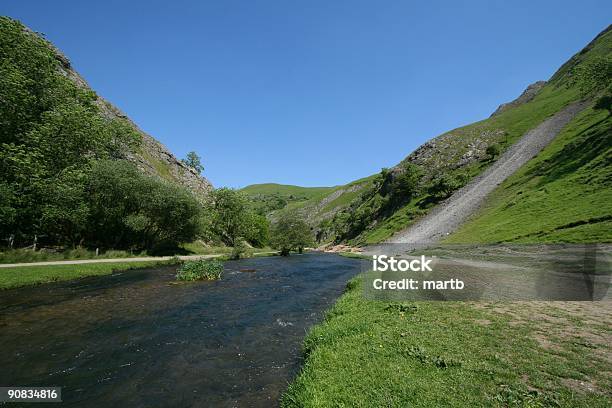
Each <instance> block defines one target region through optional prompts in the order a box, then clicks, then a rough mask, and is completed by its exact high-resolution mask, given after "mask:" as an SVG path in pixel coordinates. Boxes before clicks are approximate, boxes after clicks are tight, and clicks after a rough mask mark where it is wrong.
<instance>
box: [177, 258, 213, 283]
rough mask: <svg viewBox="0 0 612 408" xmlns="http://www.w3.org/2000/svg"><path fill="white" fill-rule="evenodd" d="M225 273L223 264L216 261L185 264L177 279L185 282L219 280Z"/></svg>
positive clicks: (204, 260) (200, 260) (180, 269)
mask: <svg viewBox="0 0 612 408" xmlns="http://www.w3.org/2000/svg"><path fill="white" fill-rule="evenodd" d="M222 273H223V263H222V262H221V261H218V260H216V259H212V260H206V259H199V260H197V261H189V262H185V263H184V264H183V266H181V267H180V268H179V270H178V273H177V274H176V279H178V280H183V281H195V280H218V279H221V274H222Z"/></svg>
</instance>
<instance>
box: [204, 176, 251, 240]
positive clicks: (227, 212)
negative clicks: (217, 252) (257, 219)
mask: <svg viewBox="0 0 612 408" xmlns="http://www.w3.org/2000/svg"><path fill="white" fill-rule="evenodd" d="M211 195H212V197H211V198H212V200H211V205H210V208H209V210H210V215H211V217H212V220H211V223H212V225H211V227H212V230H213V233H214V234H215V235H216V236H218V237H219V239H221V241H222V242H223V243H224V244H226V245H230V246H234V244H235V243H236V239H237V238H238V237H244V236H247V235H248V230H249V226H250V224H249V222H250V218H251V217H250V211H249V209H248V206H247V200H246V198H245V196H244V195H243V194H242V193H241V192H239V191H236V190H233V189H231V188H226V187H223V188H218V189H216V190H214V191H213V192H212V194H211Z"/></svg>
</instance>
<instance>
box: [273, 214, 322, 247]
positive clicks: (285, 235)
mask: <svg viewBox="0 0 612 408" xmlns="http://www.w3.org/2000/svg"><path fill="white" fill-rule="evenodd" d="M271 235H272V239H271V244H272V247H273V248H276V249H278V250H279V251H280V254H281V255H282V256H288V255H289V253H290V252H291V251H292V250H297V251H298V252H299V253H302V252H303V251H304V248H306V247H307V246H309V245H313V244H314V240H313V238H312V231H311V230H310V227H309V226H308V224H306V222H305V221H304V220H303V219H302V218H300V217H299V215H298V214H297V212H295V211H289V212H285V213H283V214H282V215H281V216H280V218H279V219H278V221H277V222H276V223H274V224H273V226H272V231H271Z"/></svg>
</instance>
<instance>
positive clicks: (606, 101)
mask: <svg viewBox="0 0 612 408" xmlns="http://www.w3.org/2000/svg"><path fill="white" fill-rule="evenodd" d="M593 108H594V109H606V110H607V111H608V115H612V95H605V96H602V97H601V98H599V99H598V100H597V102H595V106H593Z"/></svg>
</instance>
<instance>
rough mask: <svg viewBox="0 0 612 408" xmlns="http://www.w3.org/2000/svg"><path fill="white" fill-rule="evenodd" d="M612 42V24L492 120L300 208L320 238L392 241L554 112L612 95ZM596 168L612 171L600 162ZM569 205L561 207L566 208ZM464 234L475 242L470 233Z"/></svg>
mask: <svg viewBox="0 0 612 408" xmlns="http://www.w3.org/2000/svg"><path fill="white" fill-rule="evenodd" d="M611 44H612V34H611V31H610V28H607V29H606V30H604V31H603V32H602V33H601V34H599V35H598V36H597V37H596V38H595V39H594V40H593V41H592V42H591V43H589V44H588V45H587V46H586V47H585V48H584V49H583V50H581V51H580V52H579V53H577V54H576V55H575V56H573V57H572V58H571V59H570V60H569V61H568V62H567V63H565V64H564V65H563V66H562V67H561V68H560V69H559V70H558V71H557V72H556V73H555V74H554V75H553V76H552V77H551V78H550V80H548V81H538V82H536V83H534V84H532V85H529V86H528V87H527V89H526V90H525V91H524V92H523V93H522V94H521V95H520V96H519V97H518V98H517V99H515V100H514V101H512V102H509V103H505V104H502V105H500V107H499V108H498V109H497V110H495V112H493V114H492V115H491V117H490V118H488V119H485V120H482V121H480V122H476V123H473V124H470V125H467V126H464V127H461V128H458V129H454V130H451V131H449V132H447V133H444V134H442V135H440V136H438V137H435V138H433V139H431V140H430V141H428V142H427V143H425V144H423V145H422V146H420V147H419V148H417V149H416V150H415V151H414V152H412V153H411V154H410V155H408V156H407V157H406V158H405V159H404V160H402V162H400V163H399V164H398V165H396V166H394V167H393V168H390V169H383V171H382V172H381V173H380V174H376V175H373V176H370V177H367V178H365V179H362V180H358V181H356V182H353V183H349V184H348V185H346V186H340V187H336V188H335V189H334V190H332V191H331V192H329V193H328V194H325V195H323V196H321V197H316V198H313V199H311V200H309V201H307V202H303V203H300V204H299V205H298V206H295V209H297V210H298V211H301V212H302V214H303V215H304V217H306V219H308V220H309V222H310V223H311V225H312V226H313V228H314V229H315V230H316V232H317V237H318V239H319V240H320V242H349V243H351V244H356V245H363V244H372V243H377V242H381V241H384V240H386V239H389V238H390V237H391V236H393V234H395V233H396V232H398V231H400V230H403V229H405V228H406V227H408V226H410V225H412V224H414V223H415V222H416V221H417V220H419V219H421V218H422V217H423V216H424V215H426V214H428V213H429V212H430V211H431V210H432V209H434V208H436V207H437V206H438V205H440V204H442V203H444V201H445V200H446V199H448V198H449V197H450V196H451V195H452V194H453V193H454V192H455V191H456V190H459V189H460V188H461V187H463V186H464V185H466V184H467V183H469V182H470V181H471V180H472V179H474V177H476V176H478V175H479V174H481V173H482V172H483V171H485V170H486V169H488V168H489V167H490V166H491V165H492V164H493V163H495V161H496V160H497V159H498V158H499V157H500V156H501V155H502V154H503V153H504V152H505V151H506V150H508V149H509V148H510V147H511V146H512V145H513V144H514V143H516V142H517V141H518V140H519V139H521V137H522V136H523V135H525V134H526V132H528V131H529V130H531V129H534V128H536V127H537V126H538V125H539V124H541V123H542V122H544V121H545V120H546V119H547V118H549V117H550V116H552V115H554V114H556V113H557V112H560V111H561V110H563V109H564V108H565V107H567V106H568V105H570V104H572V103H574V102H577V101H585V104H586V106H587V107H588V106H593V105H594V104H595V101H596V100H597V99H598V98H599V97H601V96H602V95H605V94H606V93H610V82H611V77H612V74H611V72H612V68H611V67H612V62H611ZM573 142H574V143H578V142H577V141H573ZM536 159H537V158H536ZM566 160H571V157H567V158H566ZM587 168H588V166H587ZM593 171H596V172H600V171H606V170H605V169H602V167H601V165H599V166H596V167H594V170H593ZM595 176H596V175H593V177H595ZM595 178H596V177H595ZM585 191H586V188H585ZM605 191H606V189H605V188H603V189H600V190H598V189H595V190H594V189H591V190H589V194H591V195H593V194H596V195H597V196H598V197H599V196H601V195H603V194H605ZM592 198H593V197H592ZM599 201H600V200H598V199H594V200H592V202H599ZM562 208H563V206H562V205H561V206H557V210H558V211H562ZM595 212H598V213H599V211H595ZM586 213H588V211H586ZM586 213H585V211H583V214H582V216H584V215H585V214H586ZM565 218H567V217H565ZM569 218H572V217H569ZM587 218H588V217H587ZM566 221H568V222H569V223H571V220H569V219H566ZM575 221H576V222H578V221H579V220H575ZM481 226H482V225H481ZM540 238H541V237H540ZM462 239H463V240H464V241H465V240H468V238H466V235H463V236H462ZM581 239H582V238H580V237H579V236H576V237H574V240H578V241H580V240H581Z"/></svg>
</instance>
